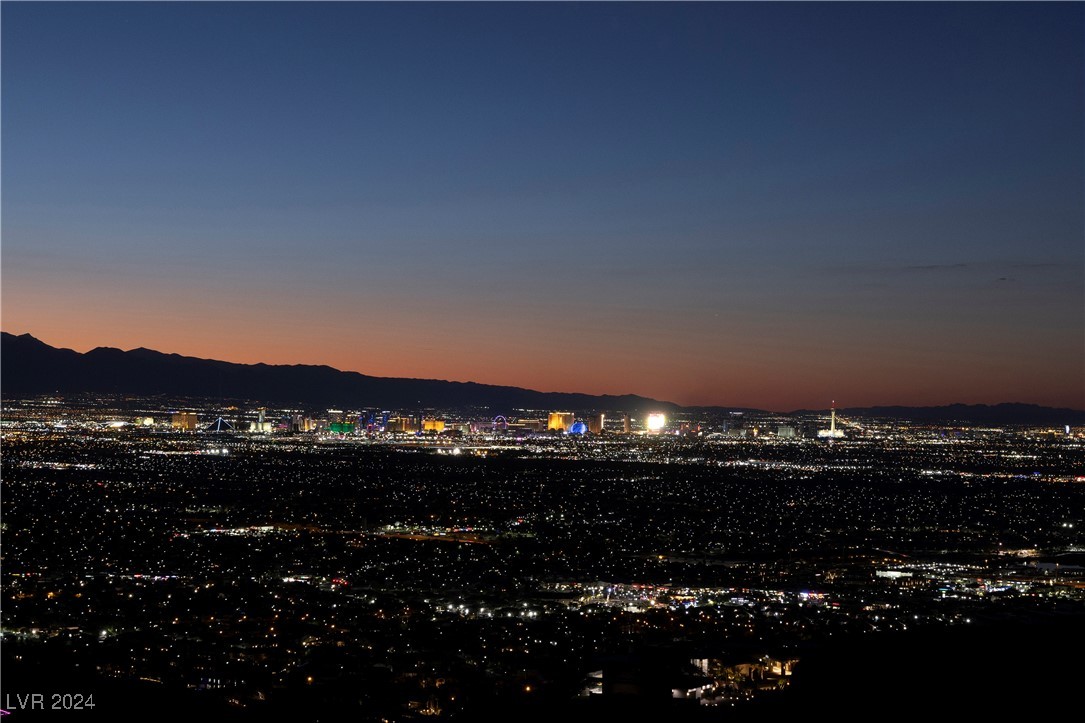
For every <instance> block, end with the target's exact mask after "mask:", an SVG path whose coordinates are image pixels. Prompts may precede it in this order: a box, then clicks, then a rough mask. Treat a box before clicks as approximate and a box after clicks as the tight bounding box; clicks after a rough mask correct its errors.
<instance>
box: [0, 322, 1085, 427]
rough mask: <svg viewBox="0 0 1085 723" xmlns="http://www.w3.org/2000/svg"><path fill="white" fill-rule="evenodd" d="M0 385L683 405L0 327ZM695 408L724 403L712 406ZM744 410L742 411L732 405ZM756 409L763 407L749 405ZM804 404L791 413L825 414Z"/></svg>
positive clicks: (425, 401)
mask: <svg viewBox="0 0 1085 723" xmlns="http://www.w3.org/2000/svg"><path fill="white" fill-rule="evenodd" d="M0 391H2V392H3V394H4V396H8V397H10V396H17V395H34V394H81V393H106V394H127V395H139V396H165V397H170V398H184V397H207V398H217V399H247V400H253V401H260V402H268V403H280V404H300V405H309V406H313V407H319V406H327V405H342V406H352V407H359V408H364V407H381V408H385V409H416V408H420V407H423V408H424V407H438V408H465V407H470V406H476V407H489V408H490V409H491V410H494V411H495V412H510V411H512V410H514V409H521V410H523V409H537V410H540V411H542V410H550V409H569V410H573V411H583V410H589V409H601V410H609V411H627V412H644V411H647V410H649V409H653V410H659V411H668V412H674V411H677V410H678V409H681V407H679V406H678V405H676V404H674V403H671V402H663V401H658V400H655V399H649V398H647V397H640V396H636V395H634V394H625V395H621V396H614V395H592V394H575V393H567V392H539V391H535V390H532V389H523V388H520V387H505V386H496V385H492V384H477V383H475V382H449V381H442V380H437V379H404V378H396V377H373V376H367V375H365V374H359V373H358V372H344V371H339V370H338V369H333V368H331V367H328V366H312V365H269V364H234V363H232V362H224V361H216V360H213V359H198V358H196V357H189V356H181V355H180V354H164V353H162V352H158V351H154V350H151V349H144V348H139V349H132V350H131V351H122V350H120V349H114V348H111V347H98V348H96V349H92V350H90V351H88V352H86V353H84V354H81V353H79V352H76V351H72V350H71V349H58V348H56V347H52V346H49V345H48V344H46V343H44V342H42V341H39V340H38V339H36V338H34V337H33V336H31V335H30V334H22V335H20V336H15V335H13V334H8V333H7V332H0ZM697 409H713V410H717V411H721V410H723V409H724V408H721V407H712V408H704V407H698V408H697ZM726 409H737V408H730V407H729V408H726ZM742 411H757V410H749V409H746V410H742ZM824 411H825V410H811V411H809V412H808V410H800V411H798V412H793V413H792V414H796V415H798V414H803V413H811V414H813V413H820V412H824ZM838 412H839V413H840V414H841V415H843V416H855V417H889V418H896V419H907V420H911V421H914V422H930V423H943V422H949V423H952V422H962V423H973V424H993V425H1000V424H1058V425H1062V424H1071V425H1081V424H1085V411H1081V410H1073V409H1055V408H1051V407H1041V406H1037V405H1035V404H995V405H986V404H950V405H947V406H941V407H900V406H896V407H863V408H846V409H840V410H838Z"/></svg>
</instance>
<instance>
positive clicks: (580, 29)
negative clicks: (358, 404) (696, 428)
mask: <svg viewBox="0 0 1085 723" xmlns="http://www.w3.org/2000/svg"><path fill="white" fill-rule="evenodd" d="M0 13H2V21H3V22H2V33H3V38H2V40H3V46H2V61H3V65H2V74H3V76H2V80H3V85H2V131H3V159H2V160H3V169H2V171H3V229H2V230H3V246H2V252H3V257H2V263H3V266H2V282H3V287H2V300H3V309H2V313H3V319H2V321H3V328H4V330H6V331H10V332H14V333H22V332H30V333H33V334H34V335H35V336H38V337H39V338H41V339H43V340H44V341H46V342H48V343H51V344H54V345H58V346H67V347H71V348H75V349H79V350H85V349H88V348H91V347H94V346H98V345H109V346H119V347H122V348H131V347H135V346H147V347H151V348H157V349H160V350H163V351H170V352H179V353H183V354H191V355H195V356H206V357H214V358H221V359H228V360H231V361H241V362H256V361H266V362H271V363H322V364H330V365H332V366H336V367H339V368H342V369H351V370H357V371H362V372H365V373H370V374H378V375H390V376H393V375H394V376H418V377H437V378H450V379H460V380H468V379H470V380H475V381H481V382H492V383H501V384H515V385H519V386H528V387H533V388H538V389H546V390H566V391H585V392H600V393H601V392H613V393H626V392H636V393H641V394H646V395H650V396H656V397H659V398H665V399H669V400H673V401H677V402H680V403H687V404H693V403H703V404H734V405H748V406H759V407H767V408H775V409H791V408H797V407H803V406H807V407H824V406H826V405H827V403H828V400H829V399H833V398H835V399H836V400H838V403H841V404H843V405H845V406H858V405H862V404H876V403H902V404H937V403H949V402H958V401H961V402H999V401H1026V402H1037V403H1044V404H1054V405H1059V406H1073V407H1078V408H1083V407H1085V381H1083V380H1085V372H1083V370H1085V330H1083V329H1085V240H1083V204H1085V201H1083V198H1085V170H1083V169H1085V120H1083V119H1085V102H1083V88H1085V52H1083V48H1085V6H1082V5H1081V4H1077V3H1075V4H1069V3H1065V4H1048V5H1037V4H1022V5H1017V4H994V5H987V4H975V3H965V4H952V5H949V4H927V3H916V4H901V5H898V4H881V3H871V4H855V3H839V4H836V3H834V4H813V3H809V4H799V5H777V4H749V5H747V4H711V3H697V4H689V5H678V6H674V5H660V4H640V3H638V4H611V3H605V4H592V5H575V4H539V5H506V4H491V3H481V4H414V3H411V4H391V5H385V4H368V3H366V4H355V3H331V4H315V5H298V4H289V3H273V4H257V3H245V4H215V3H193V4H188V3H184V4H169V3H149V4H136V3H119V4H93V3H87V4H83V3H78V4H62V3H40V4H39V3H4V4H3V6H2V9H0Z"/></svg>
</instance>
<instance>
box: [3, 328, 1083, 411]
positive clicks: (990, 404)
mask: <svg viewBox="0 0 1085 723" xmlns="http://www.w3.org/2000/svg"><path fill="white" fill-rule="evenodd" d="M0 334H7V335H10V336H13V337H29V338H31V339H34V340H35V341H37V342H39V343H41V344H45V345H46V346H49V347H52V348H54V349H59V350H68V351H71V352H73V353H76V354H81V355H84V354H88V353H90V352H92V351H94V350H95V349H116V350H117V351H120V352H122V353H129V352H133V351H138V350H140V349H144V350H147V351H151V352H154V353H156V354H163V355H167V356H179V357H184V358H188V359H198V360H201V361H212V362H220V363H224V364H236V365H239V366H260V365H263V366H271V367H326V368H328V369H332V370H334V371H336V372H339V373H346V374H358V375H360V376H365V377H370V378H373V379H412V380H419V381H442V382H451V383H458V384H477V385H480V386H490V387H505V388H511V389H523V390H526V391H531V392H538V393H541V394H580V395H585V396H595V397H615V398H621V397H639V398H643V399H647V400H649V401H654V402H659V403H660V404H668V405H673V406H675V407H680V408H684V409H688V408H718V409H746V410H751V411H759V412H772V413H775V414H794V413H797V412H812V411H820V410H821V409H824V410H825V411H829V410H830V409H833V408H835V409H839V410H847V409H879V408H911V409H938V408H943V407H999V406H1031V407H1041V408H1047V409H1064V410H1068V411H1072V412H1081V413H1085V409H1077V408H1075V407H1073V406H1069V405H1066V406H1061V407H1056V406H1050V405H1047V404H1039V403H1036V402H1022V401H999V402H959V401H958V402H944V403H941V404H902V403H899V402H896V403H889V404H884V403H883V404H862V405H844V406H838V405H836V402H837V401H839V400H836V399H830V400H829V401H830V404H829V405H828V406H826V407H824V408H822V407H808V406H799V407H796V408H794V409H789V410H786V411H785V410H777V409H771V408H768V407H759V406H750V405H728V404H703V403H702V404H679V403H677V402H671V401H668V400H664V399H653V398H651V397H646V396H644V395H642V394H638V393H636V392H626V393H623V394H609V393H595V392H569V391H558V390H552V391H543V390H539V389H534V388H532V387H525V386H519V385H514V384H495V383H492V382H482V381H475V380H457V379H439V378H437V377H402V376H399V377H389V376H378V375H374V374H368V373H366V372H362V371H358V370H354V369H340V368H339V367H335V366H332V365H331V364H310V363H302V362H295V363H270V362H241V361H231V360H228V359H213V358H208V357H199V356H193V355H191V354H184V353H180V352H169V351H162V350H159V349H152V348H150V347H146V346H136V347H132V348H130V349H124V348H121V347H118V346H109V345H101V344H100V345H97V346H94V347H91V348H89V349H87V350H86V351H79V350H78V349H75V348H72V347H68V346H55V345H54V344H51V343H49V342H46V341H44V340H43V339H42V338H41V337H39V336H36V335H35V334H33V333H31V332H23V333H21V334H16V333H14V332H9V331H6V330H4V329H0Z"/></svg>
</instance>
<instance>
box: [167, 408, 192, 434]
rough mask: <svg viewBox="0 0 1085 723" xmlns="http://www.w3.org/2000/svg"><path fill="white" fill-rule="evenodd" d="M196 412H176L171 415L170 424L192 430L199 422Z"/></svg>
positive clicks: (177, 427) (184, 429)
mask: <svg viewBox="0 0 1085 723" xmlns="http://www.w3.org/2000/svg"><path fill="white" fill-rule="evenodd" d="M197 423H198V422H197V420H196V413H195V412H174V413H173V415H172V416H171V417H170V426H171V427H173V428H174V429H180V430H183V431H187V432H191V431H192V430H194V429H195V428H196V424H197Z"/></svg>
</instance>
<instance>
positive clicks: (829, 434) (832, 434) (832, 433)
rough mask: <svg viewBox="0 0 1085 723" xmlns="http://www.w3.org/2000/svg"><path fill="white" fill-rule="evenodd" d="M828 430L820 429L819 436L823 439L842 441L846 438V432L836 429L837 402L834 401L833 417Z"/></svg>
mask: <svg viewBox="0 0 1085 723" xmlns="http://www.w3.org/2000/svg"><path fill="white" fill-rule="evenodd" d="M830 419H831V421H830V422H829V428H828V429H819V430H818V436H819V437H821V438H822V439H840V438H841V437H843V436H844V430H842V429H837V428H836V400H835V399H834V400H833V406H832V416H831V417H830Z"/></svg>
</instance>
